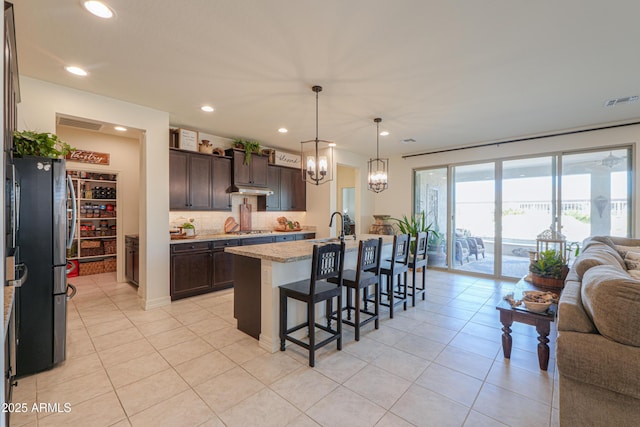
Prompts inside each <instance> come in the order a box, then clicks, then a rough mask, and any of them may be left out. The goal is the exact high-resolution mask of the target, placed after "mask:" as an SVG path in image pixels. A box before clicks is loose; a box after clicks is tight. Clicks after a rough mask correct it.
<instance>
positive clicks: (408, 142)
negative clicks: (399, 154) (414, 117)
mask: <svg viewBox="0 0 640 427" xmlns="http://www.w3.org/2000/svg"><path fill="white" fill-rule="evenodd" d="M401 142H402V143H403V144H415V142H416V140H415V139H413V138H407V139H403V140H402V141H401Z"/></svg>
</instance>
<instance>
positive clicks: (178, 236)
mask: <svg viewBox="0 0 640 427" xmlns="http://www.w3.org/2000/svg"><path fill="white" fill-rule="evenodd" d="M197 236H198V235H197V234H193V235H191V236H187V235H186V234H172V235H171V240H182V239H195V238H196V237H197Z"/></svg>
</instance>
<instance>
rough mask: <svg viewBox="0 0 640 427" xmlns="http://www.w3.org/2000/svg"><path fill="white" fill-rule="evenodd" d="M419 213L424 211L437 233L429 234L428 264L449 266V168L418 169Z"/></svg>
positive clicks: (415, 196) (416, 184) (416, 189)
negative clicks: (447, 249)
mask: <svg viewBox="0 0 640 427" xmlns="http://www.w3.org/2000/svg"><path fill="white" fill-rule="evenodd" d="M414 188H415V195H414V200H415V206H414V210H413V211H414V212H415V213H416V214H417V215H422V213H424V215H425V220H426V223H427V224H430V225H431V228H432V229H433V230H434V231H435V233H433V232H432V233H431V234H430V235H429V244H428V247H427V250H428V257H429V258H428V260H427V262H428V265H429V266H434V267H446V266H447V252H446V247H447V244H446V243H447V225H448V224H447V168H435V169H428V170H420V171H416V172H415V175H414Z"/></svg>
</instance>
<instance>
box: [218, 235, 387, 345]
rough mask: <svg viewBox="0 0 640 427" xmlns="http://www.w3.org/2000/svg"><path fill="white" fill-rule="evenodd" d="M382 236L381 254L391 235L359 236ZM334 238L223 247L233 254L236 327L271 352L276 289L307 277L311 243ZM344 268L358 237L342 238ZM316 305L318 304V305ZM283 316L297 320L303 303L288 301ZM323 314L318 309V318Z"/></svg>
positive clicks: (353, 257)
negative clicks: (343, 240)
mask: <svg viewBox="0 0 640 427" xmlns="http://www.w3.org/2000/svg"><path fill="white" fill-rule="evenodd" d="M379 237H382V238H383V239H384V246H383V259H384V256H386V255H388V254H390V253H391V243H392V242H393V236H381V235H377V234H365V235H361V236H359V239H360V240H366V239H377V238H379ZM328 241H334V242H335V241H337V239H316V240H301V241H295V242H285V243H278V244H273V243H272V244H263V245H254V246H248V247H242V246H239V247H233V248H225V252H227V253H230V254H233V255H234V266H235V269H234V270H235V273H234V293H235V294H234V317H235V318H236V320H237V321H238V329H240V330H241V331H243V332H245V333H247V334H249V335H251V336H252V337H254V338H256V339H258V340H259V344H260V347H262V348H264V349H265V350H267V351H269V352H271V353H275V352H276V351H278V349H279V348H280V340H279V330H278V327H279V316H280V315H279V308H280V301H279V290H278V287H279V286H280V285H283V284H285V283H290V282H294V281H297V280H303V279H308V278H309V277H310V275H311V257H312V254H313V245H314V244H323V243H327V242H328ZM345 244H346V248H345V250H346V252H345V257H344V266H345V268H355V267H356V265H357V258H358V240H353V238H352V236H347V238H346V240H345ZM319 308H320V307H319ZM288 310H289V311H288V313H287V316H288V318H289V319H291V323H292V324H293V323H294V322H296V323H300V322H301V321H303V320H304V319H305V318H306V309H305V306H304V304H301V303H299V302H297V301H291V302H290V303H289V304H288ZM322 316H324V312H323V311H322V310H318V318H320V317H322Z"/></svg>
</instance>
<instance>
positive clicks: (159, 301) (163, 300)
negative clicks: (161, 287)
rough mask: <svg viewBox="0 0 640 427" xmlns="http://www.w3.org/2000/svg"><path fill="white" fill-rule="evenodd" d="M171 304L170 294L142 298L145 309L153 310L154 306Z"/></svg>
mask: <svg viewBox="0 0 640 427" xmlns="http://www.w3.org/2000/svg"><path fill="white" fill-rule="evenodd" d="M169 304H171V297H170V296H169V295H167V296H165V297H160V298H154V299H150V300H148V299H144V298H142V308H143V309H144V310H152V309H154V308H158V307H164V306H165V305H169Z"/></svg>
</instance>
